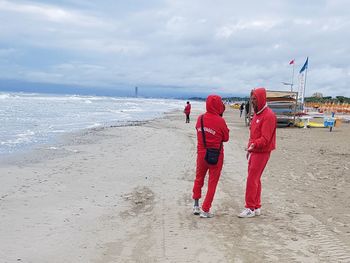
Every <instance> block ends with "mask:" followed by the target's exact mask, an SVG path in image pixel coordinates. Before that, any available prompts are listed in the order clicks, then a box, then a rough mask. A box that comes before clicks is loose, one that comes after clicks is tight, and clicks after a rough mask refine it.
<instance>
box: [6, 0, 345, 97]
mask: <svg viewBox="0 0 350 263" xmlns="http://www.w3.org/2000/svg"><path fill="white" fill-rule="evenodd" d="M349 10H350V1H348V0H308V1H304V0H303V1H301V0H294V1H284V0H269V1H261V0H259V1H255V0H251V1H235V0H215V1H208V0H127V1H125V0H100V1H92V0H91V1H88V0H46V1H44V0H40V1H17V0H11V1H7V0H0V22H1V23H0V81H3V82H2V83H8V82H6V81H19V83H21V87H24V86H25V83H41V85H42V86H44V87H48V89H49V88H50V85H53V86H55V85H65V86H66V87H75V86H79V87H80V88H81V89H84V88H86V89H87V90H90V89H97V90H98V89H101V90H102V89H108V90H113V91H115V92H118V91H122V90H123V89H125V88H130V89H131V88H134V87H135V86H138V87H139V93H140V94H142V92H144V93H146V92H147V90H150V91H151V90H153V91H154V92H158V93H159V94H179V95H181V94H210V93H216V94H219V95H221V94H225V95H226V94H232V95H239V96H247V95H249V93H250V90H251V89H252V88H255V87H260V86H263V87H265V88H266V89H269V90H290V85H284V84H283V82H284V83H291V82H293V84H294V85H293V89H294V90H296V91H298V88H299V82H300V75H299V70H300V69H301V68H302V66H303V64H304V62H305V60H306V58H307V57H309V64H308V69H307V76H306V86H305V95H306V96H311V95H312V94H313V93H315V92H321V93H322V94H323V95H324V96H338V95H340V96H347V97H350V89H349V84H350V66H349V65H350V64H349V61H350V45H349V41H350V15H349ZM292 59H294V60H295V63H294V64H292V65H290V64H289V62H290V61H291V60H292ZM293 66H294V78H293ZM304 77H305V76H304ZM4 81H5V82H4ZM0 83H1V82H0ZM15 83H16V82H15ZM23 83H24V84H23ZM4 88H6V85H5V84H2V85H1V86H0V89H4ZM17 88H18V87H17Z"/></svg>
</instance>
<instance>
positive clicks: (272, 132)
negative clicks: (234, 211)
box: [238, 88, 277, 218]
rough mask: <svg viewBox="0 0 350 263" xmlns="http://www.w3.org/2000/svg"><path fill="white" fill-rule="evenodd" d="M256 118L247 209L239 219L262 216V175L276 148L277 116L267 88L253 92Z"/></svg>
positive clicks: (252, 129)
mask: <svg viewBox="0 0 350 263" xmlns="http://www.w3.org/2000/svg"><path fill="white" fill-rule="evenodd" d="M250 97H251V103H252V106H253V109H254V116H253V119H252V121H251V124H250V137H249V142H248V147H247V159H248V177H247V184H246V192H245V208H244V209H243V211H242V212H241V213H240V214H239V215H238V217H242V218H243V217H253V216H259V215H260V214H261V175H262V173H263V171H264V169H265V166H266V164H267V162H268V160H269V158H270V154H271V151H273V150H274V149H275V148H276V123H277V119H276V115H275V113H274V112H273V111H272V110H271V109H270V108H269V107H268V106H267V103H266V90H265V88H257V89H254V90H252V92H251V95H250Z"/></svg>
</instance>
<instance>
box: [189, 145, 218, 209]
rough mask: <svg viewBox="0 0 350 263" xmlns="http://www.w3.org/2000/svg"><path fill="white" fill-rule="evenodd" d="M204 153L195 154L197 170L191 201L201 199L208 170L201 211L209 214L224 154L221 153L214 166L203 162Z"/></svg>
mask: <svg viewBox="0 0 350 263" xmlns="http://www.w3.org/2000/svg"><path fill="white" fill-rule="evenodd" d="M204 157H205V152H204V153H198V154H197V168H196V179H195V180H194V185H193V190H192V192H193V195H192V198H193V199H200V198H201V197H202V187H203V185H204V179H205V175H206V174H207V171H208V170H209V178H208V190H207V194H206V195H205V199H204V202H203V203H202V210H203V211H204V212H209V210H210V207H211V203H212V202H213V199H214V195H215V191H216V186H217V184H218V182H219V178H220V174H221V170H222V165H223V163H224V154H223V153H221V154H220V156H219V161H218V163H217V164H215V165H210V164H208V163H207V162H206V161H205V160H204Z"/></svg>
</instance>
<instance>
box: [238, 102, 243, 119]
mask: <svg viewBox="0 0 350 263" xmlns="http://www.w3.org/2000/svg"><path fill="white" fill-rule="evenodd" d="M243 110H244V102H243V103H242V104H241V106H239V117H240V118H241V117H242V112H243Z"/></svg>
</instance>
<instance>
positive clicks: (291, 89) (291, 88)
mask: <svg viewBox="0 0 350 263" xmlns="http://www.w3.org/2000/svg"><path fill="white" fill-rule="evenodd" d="M294 66H295V62H294V61H293V73H292V84H291V85H290V91H293V85H294Z"/></svg>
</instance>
